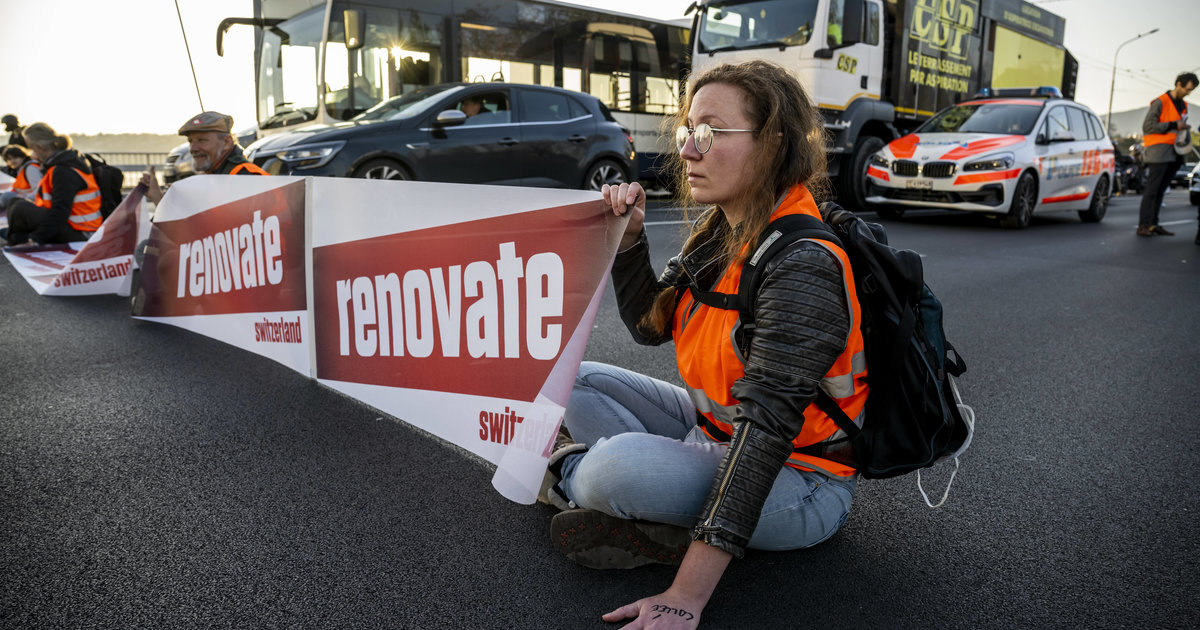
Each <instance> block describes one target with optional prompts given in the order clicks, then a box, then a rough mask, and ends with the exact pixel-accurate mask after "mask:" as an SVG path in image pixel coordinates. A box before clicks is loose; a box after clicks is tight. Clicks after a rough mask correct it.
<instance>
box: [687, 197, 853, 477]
mask: <svg viewBox="0 0 1200 630" xmlns="http://www.w3.org/2000/svg"><path fill="white" fill-rule="evenodd" d="M789 214H807V215H809V216H812V217H816V218H818V219H819V218H820V217H821V213H820V211H818V210H817V205H816V202H815V201H813V198H812V195H811V194H809V192H808V189H806V188H805V187H804V186H800V185H796V186H793V187H792V189H791V190H789V191H788V194H787V196H786V197H785V198H784V200H783V202H782V203H780V204H779V207H778V208H776V210H775V212H774V213H773V214H772V215H771V220H775V219H777V218H779V217H782V216H785V215H789ZM813 242H814V243H817V244H818V245H820V246H822V247H824V248H825V249H827V250H829V253H831V254H833V255H834V257H835V258H837V260H838V263H839V265H840V266H841V268H842V282H843V283H844V285H845V290H846V304H847V305H848V306H849V308H850V334H849V336H848V337H847V342H846V348H845V349H844V350H842V353H841V354H840V355H838V358H837V360H836V361H834V363H833V367H831V368H830V369H829V372H828V373H826V374H825V377H824V378H823V379H822V380H821V384H820V387H821V389H823V390H825V392H826V393H827V394H829V396H830V398H832V399H833V400H834V401H835V402H836V403H837V405H838V406H839V407H841V409H842V411H844V412H846V415H847V416H849V417H850V418H852V419H853V420H854V423H855V424H857V425H858V426H860V427H861V426H862V422H863V417H864V410H865V408H866V403H867V381H866V377H867V365H866V358H865V354H864V352H863V338H862V332H861V331H860V329H859V322H860V321H861V319H860V311H859V305H858V294H857V292H856V291H855V288H854V281H853V278H854V276H853V271H852V270H851V268H850V260H849V259H848V258H847V257H846V252H844V251H843V250H842V249H841V248H840V247H838V246H836V245H834V244H833V243H831V242H829V241H825V240H816V239H813ZM742 253H743V254H745V253H746V252H745V251H743V252H742ZM741 276H742V265H741V264H740V263H735V264H734V265H731V266H730V267H729V269H727V270H726V271H725V273H724V275H723V276H722V277H721V279H720V280H719V281H718V282H717V285H716V287H714V288H713V289H712V290H713V291H716V292H719V293H735V294H736V293H737V292H738V281H739V280H741ZM739 320H740V317H739V315H738V312H737V311H736V310H726V309H721V308H716V307H712V306H708V305H705V304H702V303H700V302H697V301H695V298H693V296H692V294H691V292H685V293H684V294H683V297H682V299H681V300H680V301H679V305H678V307H677V308H676V309H675V321H674V329H673V336H674V339H675V352H676V361H677V363H678V364H679V374H680V376H682V377H683V381H684V383H685V385H686V386H687V388H688V390H689V393H690V394H691V397H692V401H693V402H694V403H695V405H696V409H697V410H698V411H699V412H700V413H701V414H702V415H703V416H704V419H705V422H704V423H702V425H701V426H702V427H703V429H704V432H705V433H707V434H708V436H709V437H710V438H712V439H714V440H717V441H719V442H727V441H729V435H730V434H732V433H733V425H732V424H731V422H732V420H733V419H734V418H736V417H737V405H738V401H737V400H735V399H734V398H733V395H732V393H731V392H730V388H732V387H733V383H734V381H737V380H738V379H740V378H742V377H743V376H745V362H744V360H743V358H742V356H741V350H740V349H739V348H737V347H735V345H734V338H735V336H734V332H735V330H736V329H737V327H738V326H740V322H739ZM843 437H845V433H844V432H843V431H842V430H841V429H839V428H838V426H837V423H836V422H834V420H833V419H832V418H830V417H829V416H828V415H827V414H826V413H825V412H823V411H821V410H820V408H818V407H817V405H816V404H815V403H813V404H809V405H808V407H807V408H806V409H805V410H804V425H803V428H802V429H801V430H800V435H797V436H796V437H795V438H794V439H793V440H792V443H793V445H794V447H795V449H797V450H794V451H793V452H792V455H791V457H789V458H788V462H787V463H788V465H789V466H792V467H794V468H800V469H802V470H814V471H822V472H825V473H828V474H831V475H836V476H839V477H846V476H850V475H853V474H854V473H855V469H854V468H853V467H852V466H849V465H847V464H846V463H844V462H837V461H833V460H830V459H825V458H823V457H818V456H815V455H810V454H806V453H802V452H800V450H799V449H802V448H804V447H807V446H812V445H815V444H820V443H822V442H829V441H833V440H838V439H841V438H843Z"/></svg>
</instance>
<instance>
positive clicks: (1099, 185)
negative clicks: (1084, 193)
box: [1079, 175, 1108, 223]
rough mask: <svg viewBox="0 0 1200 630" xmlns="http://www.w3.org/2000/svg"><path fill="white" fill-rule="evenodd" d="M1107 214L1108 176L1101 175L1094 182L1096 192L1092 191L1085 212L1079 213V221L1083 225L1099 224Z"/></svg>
mask: <svg viewBox="0 0 1200 630" xmlns="http://www.w3.org/2000/svg"><path fill="white" fill-rule="evenodd" d="M1107 212H1108V176H1107V175H1101V176H1100V179H1099V181H1097V182H1096V190H1093V191H1092V201H1091V203H1090V204H1089V205H1088V209H1087V210H1080V211H1079V219H1080V220H1081V221H1083V222H1084V223H1099V222H1100V221H1101V220H1102V219H1104V215H1105V213H1107Z"/></svg>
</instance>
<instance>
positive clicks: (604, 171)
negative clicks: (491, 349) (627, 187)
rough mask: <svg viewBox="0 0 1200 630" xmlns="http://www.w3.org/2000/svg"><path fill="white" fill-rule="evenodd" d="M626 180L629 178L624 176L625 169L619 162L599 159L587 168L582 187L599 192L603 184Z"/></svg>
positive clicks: (618, 182) (611, 184)
mask: <svg viewBox="0 0 1200 630" xmlns="http://www.w3.org/2000/svg"><path fill="white" fill-rule="evenodd" d="M627 181H629V179H628V178H627V177H625V171H624V170H623V169H622V168H621V165H620V164H617V163H616V162H614V161H612V160H600V161H599V162H596V163H595V164H593V165H592V167H591V168H589V169H588V170H587V175H585V176H584V178H583V189H584V190H595V191H597V192H599V191H600V188H601V187H603V186H604V185H605V184H608V185H610V186H616V185H618V184H624V183H625V182H627Z"/></svg>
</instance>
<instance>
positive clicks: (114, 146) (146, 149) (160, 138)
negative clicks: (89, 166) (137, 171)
mask: <svg viewBox="0 0 1200 630" xmlns="http://www.w3.org/2000/svg"><path fill="white" fill-rule="evenodd" d="M69 135H70V136H71V139H72V140H74V141H75V148H77V149H79V150H80V151H85V152H88V153H166V152H167V151H170V150H171V149H173V148H175V147H177V146H179V145H180V144H183V142H184V138H182V137H181V136H176V135H165V134H154V133H100V134H95V135H87V134H69Z"/></svg>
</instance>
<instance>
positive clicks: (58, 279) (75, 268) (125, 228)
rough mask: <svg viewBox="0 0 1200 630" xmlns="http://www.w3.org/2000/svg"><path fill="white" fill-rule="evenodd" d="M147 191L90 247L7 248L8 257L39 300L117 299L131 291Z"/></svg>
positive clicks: (112, 218) (137, 192)
mask: <svg viewBox="0 0 1200 630" xmlns="http://www.w3.org/2000/svg"><path fill="white" fill-rule="evenodd" d="M145 191H146V189H145V187H143V186H138V187H137V188H135V189H133V191H131V192H130V193H129V194H128V195H127V196H126V197H125V199H124V200H122V201H121V204H120V205H118V206H117V207H116V208H115V209H114V210H113V213H112V214H111V215H109V217H108V218H107V219H105V220H104V223H103V224H101V225H100V229H98V230H96V233H95V234H93V235H92V237H91V238H90V239H88V240H87V241H79V242H76V243H64V244H51V245H18V246H12V247H6V248H4V256H5V257H6V258H8V260H9V262H10V263H12V266H13V268H15V269H16V270H17V271H18V272H19V273H20V274H21V277H23V278H25V281H26V282H28V283H29V286H31V287H33V289H34V290H35V291H37V292H38V294H39V295H103V294H106V293H116V294H119V293H121V292H122V287H123V286H128V276H129V270H130V267H131V265H132V261H133V249H134V246H135V245H136V244H137V238H138V232H139V229H140V228H141V226H144V225H145V224H146V223H147V222H148V219H147V210H146V208H145V205H144V204H143V203H142V201H143V199H144V197H145ZM127 294H128V293H126V295H127Z"/></svg>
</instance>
